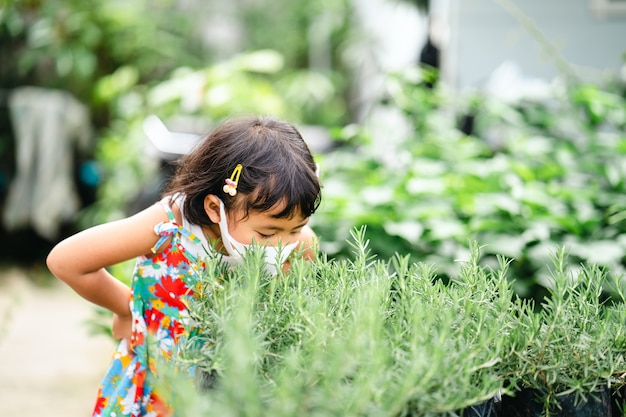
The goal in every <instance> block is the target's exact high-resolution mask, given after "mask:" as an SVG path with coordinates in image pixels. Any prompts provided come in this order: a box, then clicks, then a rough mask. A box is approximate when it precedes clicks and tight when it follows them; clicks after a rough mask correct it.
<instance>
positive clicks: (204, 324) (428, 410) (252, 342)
mask: <svg viewBox="0 0 626 417" xmlns="http://www.w3.org/2000/svg"><path fill="white" fill-rule="evenodd" d="M363 235H364V232H363V231H362V230H361V231H359V232H356V233H355V237H354V240H353V241H352V242H351V245H352V247H353V250H354V253H355V255H354V260H348V259H343V260H328V259H326V258H324V257H323V256H322V257H320V259H318V260H317V261H316V262H314V263H306V262H294V264H293V266H292V269H291V270H290V271H289V273H287V274H285V275H280V276H274V277H270V276H267V275H265V274H264V273H263V268H262V265H261V262H262V256H257V255H260V254H255V252H251V253H249V254H248V255H247V256H246V266H245V267H244V268H241V269H237V270H234V271H227V270H225V268H224V267H223V265H219V264H218V263H217V262H215V263H213V264H210V265H209V267H208V268H207V272H206V274H205V275H204V277H203V280H202V282H201V284H200V287H201V295H200V297H198V299H197V300H196V301H195V302H193V303H192V305H191V306H190V308H191V311H192V316H193V318H194V321H195V322H196V324H197V325H198V326H199V328H200V329H201V332H200V334H199V335H198V336H197V338H195V339H192V340H190V341H189V342H188V344H187V346H186V347H185V348H184V352H185V355H184V357H185V361H186V363H188V364H194V365H196V366H198V367H199V368H200V369H201V370H203V371H204V375H205V376H206V375H211V376H212V378H215V380H214V382H213V384H212V387H211V388H209V389H208V390H206V391H205V392H203V393H202V398H201V401H199V402H194V404H196V405H195V406H194V407H197V408H194V409H193V410H190V408H189V407H186V406H185V404H184V403H181V404H177V405H175V408H176V409H177V412H178V410H179V408H178V407H180V409H181V410H187V412H188V415H194V413H202V415H207V416H210V415H233V416H235V415H247V416H255V415H258V416H260V415H276V416H293V415H308V416H316V415H319V416H328V415H337V416H351V415H354V416H356V415H360V416H363V415H380V416H400V415H413V416H442V415H446V414H449V415H453V414H454V413H455V412H457V411H459V410H462V409H465V408H467V407H469V406H472V405H475V404H478V403H481V402H483V401H486V400H489V399H491V398H493V397H494V396H495V395H496V394H497V393H499V392H501V391H502V390H503V388H504V387H503V384H504V382H503V379H502V378H501V377H500V375H499V373H498V366H497V365H498V364H499V363H500V362H501V361H502V360H503V359H504V357H505V355H506V354H507V352H509V351H511V350H512V345H511V343H512V341H511V338H510V337H509V335H510V334H511V329H510V328H509V327H507V323H511V320H507V319H506V318H507V317H508V314H510V311H511V305H512V297H513V292H512V290H511V288H510V283H509V281H508V279H507V278H506V276H505V274H506V265H507V264H506V262H504V261H502V263H501V268H499V269H498V270H492V269H490V268H487V267H481V266H479V265H478V263H477V260H478V258H479V255H478V248H477V247H476V246H472V247H471V250H470V251H471V253H472V257H471V259H469V260H468V262H466V263H463V266H462V267H461V273H460V275H459V276H458V279H455V280H452V281H451V282H450V283H448V284H447V285H445V284H444V283H443V282H442V281H441V280H438V279H436V278H435V274H434V271H433V270H432V269H431V268H430V267H428V266H427V265H424V264H410V263H409V259H408V257H401V256H397V257H395V258H393V259H392V260H391V261H389V262H383V261H381V260H379V259H377V258H376V257H374V256H372V255H370V253H369V249H368V242H366V241H365V240H364V236H363ZM198 342H202V343H201V344H200V345H202V346H203V348H202V349H198V346H199V344H198ZM518 343H519V342H518ZM182 415H185V414H182ZM196 415H197V414H196Z"/></svg>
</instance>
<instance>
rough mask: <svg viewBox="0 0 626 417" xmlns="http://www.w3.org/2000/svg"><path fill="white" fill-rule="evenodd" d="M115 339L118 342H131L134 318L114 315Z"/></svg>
mask: <svg viewBox="0 0 626 417" xmlns="http://www.w3.org/2000/svg"><path fill="white" fill-rule="evenodd" d="M112 330H113V337H114V338H115V339H116V340H122V339H126V340H128V341H130V336H131V334H132V331H133V316H132V315H128V316H126V315H125V316H120V315H118V314H113V326H112Z"/></svg>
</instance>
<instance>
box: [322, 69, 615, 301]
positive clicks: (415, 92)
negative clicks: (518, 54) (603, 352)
mask: <svg viewBox="0 0 626 417" xmlns="http://www.w3.org/2000/svg"><path fill="white" fill-rule="evenodd" d="M421 81H422V78H421V77H420V73H419V71H416V70H415V69H412V70H409V71H406V72H404V73H400V74H396V75H395V76H392V77H391V78H390V80H389V90H388V91H389V97H390V99H389V102H388V104H387V105H386V106H387V107H386V109H387V110H388V111H395V114H396V116H397V117H398V118H397V119H396V121H400V122H402V123H396V124H395V126H394V127H392V128H390V126H388V125H385V126H383V127H382V128H381V127H380V126H376V125H375V123H372V124H370V125H364V126H359V127H358V128H357V129H354V128H351V129H343V130H342V131H340V132H338V134H339V135H342V134H343V135H348V136H349V137H350V138H351V140H352V141H353V143H354V146H350V147H348V148H346V149H344V150H338V151H336V152H333V153H331V154H329V155H324V156H323V157H321V158H320V163H321V165H322V170H321V172H322V177H323V178H322V179H323V183H324V202H323V204H322V207H321V209H320V211H319V214H316V216H315V217H314V227H315V229H316V230H317V231H318V233H319V234H320V236H321V237H322V248H323V249H324V250H325V251H327V252H328V253H329V254H331V255H332V256H343V255H345V254H347V253H348V251H349V247H348V246H347V245H346V244H345V243H344V242H345V240H346V238H347V237H348V234H349V231H350V229H351V228H352V227H354V226H358V225H367V226H368V233H369V236H370V238H371V241H372V249H373V250H374V252H375V253H378V254H381V255H383V256H390V255H391V254H393V253H394V252H398V253H402V254H410V255H411V256H412V258H413V259H414V260H416V261H422V262H432V263H433V264H435V265H437V266H438V267H439V268H442V269H443V270H441V271H439V272H440V273H441V274H443V275H454V274H455V272H456V269H457V268H458V267H457V265H456V264H455V259H459V258H463V257H465V254H466V249H465V247H466V244H467V241H468V239H472V240H476V241H477V242H479V243H480V244H481V245H484V248H483V253H484V259H483V261H484V262H487V263H490V262H492V261H493V259H494V258H493V256H494V255H495V254H502V255H505V256H507V257H511V258H513V259H514V262H513V263H512V264H511V275H512V276H513V277H514V278H515V279H517V284H516V290H517V291H518V292H519V293H520V294H522V295H526V296H530V295H534V296H537V297H539V298H540V297H541V295H542V294H543V291H542V290H541V288H542V287H544V286H545V285H547V280H546V276H545V272H542V269H543V267H544V266H545V265H546V264H548V263H549V256H550V253H551V252H552V251H554V250H555V249H556V247H557V246H566V247H568V248H569V250H570V254H571V256H570V258H569V261H570V262H571V263H572V264H573V265H577V264H578V263H579V262H585V263H591V264H598V265H601V266H605V267H609V268H611V270H612V271H614V272H615V273H622V272H623V271H624V266H625V265H626V263H625V261H626V222H625V221H624V220H625V219H626V197H625V191H626V184H625V182H624V177H625V174H626V135H625V132H626V101H625V99H624V97H622V96H620V95H619V94H616V93H614V92H612V91H608V90H605V89H602V88H600V87H599V86H595V85H589V84H580V85H577V86H574V87H572V88H565V87H560V88H558V87H557V88H554V89H553V90H552V91H551V92H550V94H549V96H548V97H546V98H545V99H544V100H521V101H516V102H513V103H505V102H503V101H501V100H497V99H494V98H492V97H490V96H487V95H486V94H484V93H480V92H472V93H467V94H465V95H460V94H457V93H448V92H446V90H445V89H443V88H440V89H435V90H431V89H426V88H424V87H423V83H422V82H421ZM398 115H399V116H398ZM468 120H469V121H471V123H470V124H471V125H472V126H473V128H472V132H471V134H467V133H468V132H464V131H463V130H462V129H461V126H466V125H467V124H468ZM398 131H399V132H400V133H399V134H397V132H398ZM394 133H395V135H394ZM394 136H395V137H396V138H395V139H393V137H394Z"/></svg>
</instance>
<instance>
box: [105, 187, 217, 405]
mask: <svg viewBox="0 0 626 417" xmlns="http://www.w3.org/2000/svg"><path fill="white" fill-rule="evenodd" d="M176 202H177V203H179V204H178V205H179V207H182V201H181V200H180V199H179V200H178V201H176ZM161 203H162V205H163V206H164V208H165V210H166V212H167V215H168V218H169V221H167V222H162V223H159V224H158V225H156V226H155V228H154V231H155V233H156V234H157V235H158V236H159V240H158V242H157V244H156V245H155V247H154V248H153V249H152V250H153V252H156V251H157V250H158V249H159V248H161V246H163V245H164V244H165V243H166V242H167V241H168V240H169V239H171V240H170V241H169V243H168V244H167V247H164V248H163V249H162V250H161V251H160V252H159V253H156V254H155V255H154V256H152V257H147V256H141V257H139V258H138V259H137V264H136V266H135V270H134V272H133V277H132V282H131V290H132V296H131V301H130V309H131V313H132V316H133V325H132V336H131V340H130V341H129V342H128V341H126V340H122V341H121V342H120V344H119V345H118V348H117V350H116V351H115V353H114V355H113V360H112V362H111V365H110V367H109V370H108V372H107V374H106V375H105V377H104V379H103V381H102V383H101V385H100V388H99V390H98V399H97V401H96V406H95V409H94V412H93V417H112V416H115V417H123V416H132V417H138V416H146V417H157V416H158V417H163V416H171V415H172V412H171V410H170V409H169V407H168V405H167V404H166V400H167V399H166V398H164V395H163V393H161V392H159V388H160V386H159V385H158V384H155V383H156V381H157V380H156V377H157V376H158V370H160V371H161V372H163V368H162V367H163V365H164V364H166V363H168V362H172V359H175V358H176V356H177V354H178V348H177V346H178V344H179V343H180V342H182V341H184V340H185V339H186V338H187V337H189V335H190V332H193V328H192V323H191V319H190V317H189V312H188V310H187V307H186V303H185V300H186V299H188V298H189V297H191V296H193V294H194V287H195V286H196V283H197V280H198V276H199V274H200V273H201V271H202V269H203V268H204V264H202V263H201V262H200V261H199V259H198V258H199V254H200V251H201V250H204V249H203V248H205V247H207V246H204V245H206V240H204V237H203V235H202V233H201V231H198V233H193V232H192V231H190V229H192V230H193V227H185V226H189V225H187V224H186V221H183V226H179V225H178V224H177V223H176V220H175V217H174V214H173V213H172V210H171V208H170V207H169V205H168V204H166V203H165V200H164V201H162V202H161ZM183 219H184V216H183ZM195 228H196V230H198V229H199V227H198V226H195ZM187 372H189V373H191V372H192V370H191V369H189V370H187Z"/></svg>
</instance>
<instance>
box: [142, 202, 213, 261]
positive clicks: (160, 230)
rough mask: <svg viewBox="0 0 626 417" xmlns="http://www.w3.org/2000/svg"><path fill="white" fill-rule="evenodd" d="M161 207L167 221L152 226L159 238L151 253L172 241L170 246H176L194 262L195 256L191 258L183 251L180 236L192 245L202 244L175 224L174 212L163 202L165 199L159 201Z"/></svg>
mask: <svg viewBox="0 0 626 417" xmlns="http://www.w3.org/2000/svg"><path fill="white" fill-rule="evenodd" d="M160 203H161V206H163V209H164V210H165V212H166V213H167V218H168V219H169V221H167V222H160V223H159V224H157V225H156V226H154V233H156V234H157V235H158V236H159V240H158V241H157V243H156V244H155V245H154V246H153V247H152V249H151V250H152V253H156V252H157V251H158V250H159V248H160V247H161V246H163V244H164V243H165V242H166V241H167V240H168V239H172V244H174V245H176V246H177V247H178V248H179V249H182V250H183V251H184V252H185V254H186V255H187V256H188V257H189V258H190V259H192V260H193V261H194V262H195V261H196V256H193V254H191V253H190V252H189V251H187V250H186V249H184V247H183V245H182V244H181V242H180V236H181V235H182V236H185V237H186V238H187V239H189V240H190V241H191V242H193V243H194V244H197V245H200V244H202V242H201V240H200V239H199V238H198V236H196V235H195V234H193V233H191V232H190V231H189V230H187V229H186V228H185V227H183V226H181V225H179V224H178V223H176V217H175V216H174V212H173V211H172V207H171V206H170V205H169V204H168V203H167V202H166V201H165V199H163V200H161V202H160Z"/></svg>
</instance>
